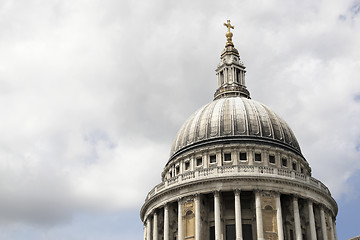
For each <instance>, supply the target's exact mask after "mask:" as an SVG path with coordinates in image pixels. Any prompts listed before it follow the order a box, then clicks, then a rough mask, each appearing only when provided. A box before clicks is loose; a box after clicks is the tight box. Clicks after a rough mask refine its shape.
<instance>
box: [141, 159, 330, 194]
mask: <svg viewBox="0 0 360 240" xmlns="http://www.w3.org/2000/svg"><path fill="white" fill-rule="evenodd" d="M219 176H228V177H236V176H266V177H271V176H273V177H277V178H280V179H288V180H296V181H299V182H301V183H303V184H309V185H311V186H313V187H315V188H318V189H319V190H321V191H324V192H325V193H327V194H330V191H329V189H328V188H327V187H326V186H325V185H324V184H323V183H322V182H320V181H319V180H317V179H315V178H313V177H310V176H307V175H305V174H302V173H298V172H296V171H292V170H287V169H281V168H275V167H265V166H249V165H236V166H234V165H232V166H218V167H212V168H201V169H196V170H195V171H188V172H186V173H183V174H179V175H177V176H175V177H172V178H170V179H167V180H165V181H163V182H161V183H160V184H158V185H156V186H155V187H154V188H153V189H152V190H151V191H150V192H149V193H148V195H147V197H146V200H148V199H150V198H151V197H152V196H154V195H155V194H158V193H160V192H162V191H165V190H167V189H168V188H171V187H173V186H176V185H177V184H181V183H189V182H192V181H198V180H204V179H210V178H217V177H219Z"/></svg>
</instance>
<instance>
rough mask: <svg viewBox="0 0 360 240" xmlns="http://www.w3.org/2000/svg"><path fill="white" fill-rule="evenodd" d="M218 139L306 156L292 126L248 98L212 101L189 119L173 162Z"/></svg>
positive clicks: (175, 150) (177, 144)
mask: <svg viewBox="0 0 360 240" xmlns="http://www.w3.org/2000/svg"><path fill="white" fill-rule="evenodd" d="M214 140H215V141H216V142H218V141H220V140H237V141H239V140H240V141H242V140H243V141H251V140H256V141H257V142H261V140H264V141H263V142H268V143H276V144H278V145H281V146H284V147H286V148H288V149H290V150H292V151H294V152H295V153H297V154H299V155H301V156H302V154H301V150H300V146H299V144H298V142H297V140H296V138H295V135H294V133H293V132H292V130H291V129H290V127H289V126H288V124H287V123H286V122H285V121H284V120H283V119H282V118H280V117H279V116H278V115H276V114H275V113H274V112H273V111H272V110H270V109H269V108H268V107H267V106H265V105H264V104H262V103H259V102H256V101H254V100H251V99H248V98H244V97H227V98H220V99H217V100H214V101H212V102H211V103H209V104H207V105H205V106H204V107H202V108H201V109H200V110H198V111H196V112H195V113H194V114H193V115H192V116H191V117H190V118H188V120H187V121H186V122H185V123H184V124H183V126H182V127H181V128H180V131H179V132H178V134H177V136H176V138H175V142H174V144H173V146H172V148H171V152H170V159H172V158H173V157H174V155H176V154H177V153H179V152H182V151H181V150H185V149H188V148H191V147H192V146H198V144H201V143H204V142H206V143H208V142H210V141H214Z"/></svg>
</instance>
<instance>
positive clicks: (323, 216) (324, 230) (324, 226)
mask: <svg viewBox="0 0 360 240" xmlns="http://www.w3.org/2000/svg"><path fill="white" fill-rule="evenodd" d="M320 218H321V232H322V235H323V239H324V240H328V236H327V231H326V222H325V213H324V208H323V207H320Z"/></svg>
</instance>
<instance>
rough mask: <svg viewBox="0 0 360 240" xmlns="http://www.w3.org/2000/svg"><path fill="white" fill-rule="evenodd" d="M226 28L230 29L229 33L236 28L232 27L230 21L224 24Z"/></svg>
mask: <svg viewBox="0 0 360 240" xmlns="http://www.w3.org/2000/svg"><path fill="white" fill-rule="evenodd" d="M224 26H225V27H227V28H228V32H230V28H232V29H234V26H231V24H230V20H227V23H224Z"/></svg>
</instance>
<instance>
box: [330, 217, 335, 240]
mask: <svg viewBox="0 0 360 240" xmlns="http://www.w3.org/2000/svg"><path fill="white" fill-rule="evenodd" d="M329 225H330V234H331V236H330V239H331V240H335V237H334V224H333V221H332V216H331V215H330V216H329Z"/></svg>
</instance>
